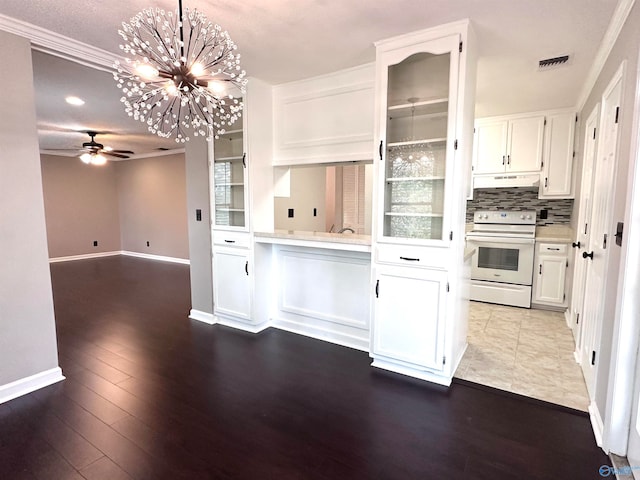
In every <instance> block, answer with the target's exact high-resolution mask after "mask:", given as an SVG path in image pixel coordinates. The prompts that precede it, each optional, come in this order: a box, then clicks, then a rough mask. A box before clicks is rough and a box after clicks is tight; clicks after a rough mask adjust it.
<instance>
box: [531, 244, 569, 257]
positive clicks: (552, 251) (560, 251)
mask: <svg viewBox="0 0 640 480" xmlns="http://www.w3.org/2000/svg"><path fill="white" fill-rule="evenodd" d="M567 248H568V246H567V244H566V243H540V244H538V252H540V253H541V254H543V255H566V254H567Z"/></svg>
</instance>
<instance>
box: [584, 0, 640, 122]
mask: <svg viewBox="0 0 640 480" xmlns="http://www.w3.org/2000/svg"><path fill="white" fill-rule="evenodd" d="M634 3H635V0H619V2H618V5H617V6H616V10H615V11H614V12H613V16H612V17H611V21H610V22H609V26H608V27H607V31H606V32H605V34H604V37H603V39H602V43H601V44H600V48H599V49H598V52H597V53H596V56H595V59H594V61H593V64H592V65H591V68H590V69H589V73H588V74H587V78H586V80H585V82H584V84H583V85H582V90H581V91H580V96H579V97H578V103H577V109H578V111H581V110H582V109H583V108H584V105H585V103H586V102H587V99H588V98H589V94H590V93H591V90H593V87H594V85H595V84H596V81H597V80H598V76H600V73H601V72H602V69H603V68H604V65H605V63H606V61H607V58H608V57H609V54H610V53H611V50H612V49H613V46H614V45H615V43H616V40H618V36H619V35H620V31H621V30H622V27H623V26H624V23H625V22H626V21H627V17H628V16H629V13H630V12H631V9H632V8H633V4H634Z"/></svg>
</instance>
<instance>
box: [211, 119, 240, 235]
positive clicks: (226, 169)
mask: <svg viewBox="0 0 640 480" xmlns="http://www.w3.org/2000/svg"><path fill="white" fill-rule="evenodd" d="M239 123H240V122H239ZM245 169H246V157H245V153H244V142H243V131H242V129H237V130H229V131H227V132H226V133H224V134H221V135H220V136H219V138H217V139H215V140H214V143H213V183H214V205H215V225H216V226H225V227H244V226H245Z"/></svg>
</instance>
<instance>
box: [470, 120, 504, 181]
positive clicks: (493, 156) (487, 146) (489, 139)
mask: <svg viewBox="0 0 640 480" xmlns="http://www.w3.org/2000/svg"><path fill="white" fill-rule="evenodd" d="M475 140H476V145H475V146H474V147H475V148H474V152H475V155H476V157H475V158H474V166H473V173H475V174H482V173H502V172H504V169H505V165H506V162H507V159H506V154H507V152H506V151H505V148H506V145H507V122H506V121H500V122H491V123H479V124H478V125H477V126H476V137H475Z"/></svg>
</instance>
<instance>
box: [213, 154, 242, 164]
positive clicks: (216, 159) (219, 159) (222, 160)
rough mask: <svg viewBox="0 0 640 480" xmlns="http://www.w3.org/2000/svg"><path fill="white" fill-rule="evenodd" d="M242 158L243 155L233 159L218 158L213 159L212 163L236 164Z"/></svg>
mask: <svg viewBox="0 0 640 480" xmlns="http://www.w3.org/2000/svg"><path fill="white" fill-rule="evenodd" d="M242 157H244V155H237V156H233V157H220V158H214V159H213V161H214V162H237V161H239V160H242Z"/></svg>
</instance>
